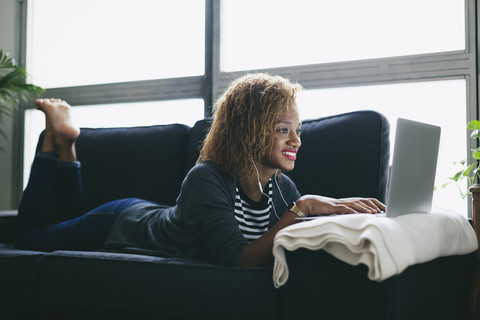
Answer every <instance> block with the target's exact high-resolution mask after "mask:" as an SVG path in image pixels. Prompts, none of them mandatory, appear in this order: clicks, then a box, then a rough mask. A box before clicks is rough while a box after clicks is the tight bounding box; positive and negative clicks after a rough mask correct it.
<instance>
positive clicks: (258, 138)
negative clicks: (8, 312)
mask: <svg viewBox="0 0 480 320" xmlns="http://www.w3.org/2000/svg"><path fill="white" fill-rule="evenodd" d="M300 89H301V87H300V86H299V85H298V84H294V83H291V82H290V81H288V80H287V79H285V78H282V77H280V76H270V75H267V74H250V75H246V76H244V77H241V78H239V79H237V80H236V81H234V82H233V83H232V85H231V86H230V88H229V89H228V90H227V91H226V92H225V93H224V94H223V95H222V97H221V98H220V99H219V100H218V102H217V104H216V106H215V111H214V118H213V123H212V127H211V129H210V131H209V133H208V134H207V137H206V138H205V141H204V144H203V147H202V150H201V151H200V157H199V161H198V163H197V164H196V166H194V167H193V168H192V169H191V170H190V172H189V173H188V174H187V176H186V177H185V179H184V181H183V183H182V187H181V190H180V195H179V196H178V198H177V202H176V205H175V206H173V207H166V206H164V205H161V204H156V203H153V202H151V201H148V200H140V199H136V198H127V199H120V200H115V201H111V202H107V203H105V204H103V205H101V206H99V207H97V208H95V209H93V210H91V211H89V212H87V213H84V214H83V215H80V216H79V217H76V218H73V219H70V220H69V218H68V215H69V214H71V211H72V208H77V209H78V208H81V207H82V204H81V203H80V202H81V196H80V195H81V194H83V190H82V183H81V171H80V167H81V163H80V162H79V161H78V160H81V159H77V157H76V148H75V143H76V138H77V137H78V135H79V133H80V131H79V130H78V128H77V127H76V126H75V125H74V121H73V119H72V113H71V108H70V106H69V105H68V103H66V102H65V101H63V100H60V99H40V100H37V102H36V105H37V108H38V109H39V110H41V111H42V112H43V113H44V114H45V118H46V129H45V138H44V140H43V145H42V150H41V152H39V154H38V155H37V156H36V158H35V161H34V163H33V165H32V171H31V174H30V181H29V183H28V185H27V188H26V189H25V192H24V194H23V197H22V201H21V203H20V208H19V212H18V220H17V221H18V223H17V235H16V240H15V245H16V246H17V247H18V248H22V249H34V250H45V251H50V250H56V249H77V250H79V249H80V250H82V249H98V248H103V247H105V248H107V249H115V250H118V249H123V248H127V247H128V248H138V249H149V250H155V251H156V252H157V253H158V254H160V255H162V256H166V257H169V256H175V257H183V258H195V259H201V260H205V261H209V262H212V263H215V264H218V265H225V266H239V267H255V266H268V265H271V264H272V262H273V256H272V248H273V240H274V237H275V235H276V234H277V232H278V231H280V230H281V229H283V228H285V227H287V226H289V225H292V224H294V223H297V222H298V221H299V220H297V219H296V218H298V217H305V216H306V215H310V214H333V213H335V214H343V213H356V212H367V213H368V212H370V213H376V212H380V211H382V210H385V206H384V205H383V204H382V203H381V202H379V201H378V200H376V199H363V198H348V199H333V198H327V197H322V196H317V195H304V196H300V193H299V192H298V190H297V187H296V186H295V184H294V183H293V182H292V180H290V179H289V178H288V177H287V176H286V175H284V174H283V173H282V171H289V170H292V169H293V167H294V164H295V160H296V152H297V151H298V149H299V148H300V146H301V141H300V132H301V122H300V120H299V117H298V111H297V106H296V93H297V92H298V91H299V90H300ZM252 116H253V117H252ZM57 175H58V176H61V177H65V179H63V178H62V179H58V180H57V179H56V177H57ZM60 181H61V182H62V186H61V188H60V187H59V185H57V184H58V183H60ZM57 190H67V192H62V193H60V191H59V192H58V194H57ZM57 202H59V203H61V204H63V205H62V206H56V205H55V204H56V203H57ZM139 221H142V222H141V223H139ZM145 235H147V238H148V239H145Z"/></svg>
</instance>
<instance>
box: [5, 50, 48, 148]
mask: <svg viewBox="0 0 480 320" xmlns="http://www.w3.org/2000/svg"><path fill="white" fill-rule="evenodd" d="M26 76H27V73H26V71H25V69H24V68H23V67H21V66H18V65H16V64H15V62H14V61H13V59H12V58H10V57H9V55H8V53H6V52H4V51H3V50H0V123H1V122H2V121H3V119H4V117H5V116H8V117H12V116H13V114H14V111H15V108H16V107H17V106H18V105H20V103H22V102H25V101H27V100H28V99H30V98H31V97H32V96H38V95H40V94H41V93H42V92H43V91H44V89H43V88H40V87H38V86H35V85H33V84H28V83H26ZM0 135H1V136H3V137H4V138H5V139H7V134H6V132H5V131H4V129H3V128H2V126H0ZM0 150H1V151H3V152H4V151H5V150H4V149H3V148H2V146H1V145H0Z"/></svg>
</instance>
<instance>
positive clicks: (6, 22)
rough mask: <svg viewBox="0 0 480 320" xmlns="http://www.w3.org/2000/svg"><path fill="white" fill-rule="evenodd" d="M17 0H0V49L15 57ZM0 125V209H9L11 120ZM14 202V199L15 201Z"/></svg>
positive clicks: (17, 29) (11, 171) (12, 201)
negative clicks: (1, 149)
mask: <svg viewBox="0 0 480 320" xmlns="http://www.w3.org/2000/svg"><path fill="white" fill-rule="evenodd" d="M19 7H20V4H19V3H18V0H1V1H0V49H2V50H4V51H6V52H9V53H10V55H11V56H12V57H14V58H15V60H16V61H18V59H17V54H18V52H19V36H18V35H19V32H20V30H19V19H18V13H19ZM0 126H1V127H2V129H3V130H4V131H5V132H6V133H7V136H8V139H5V138H3V137H1V136H0V145H1V146H2V148H3V149H5V152H1V151H0V210H9V209H13V208H16V207H17V205H18V204H17V203H14V200H13V199H12V198H13V189H14V174H13V144H12V141H13V121H12V120H11V119H10V118H4V119H3V121H2V122H0ZM15 202H16V201H15Z"/></svg>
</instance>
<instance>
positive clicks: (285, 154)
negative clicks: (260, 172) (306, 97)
mask: <svg viewBox="0 0 480 320" xmlns="http://www.w3.org/2000/svg"><path fill="white" fill-rule="evenodd" d="M301 130H302V123H301V122H300V119H299V117H298V112H297V110H296V108H291V110H290V112H287V113H285V114H283V115H282V116H280V117H279V119H278V121H277V123H276V128H275V133H274V137H273V146H272V149H271V150H270V153H269V154H268V155H267V157H265V159H264V160H263V163H262V164H263V169H264V170H265V171H270V170H269V169H272V171H275V170H276V169H281V170H283V171H291V170H293V168H294V167H295V160H296V159H297V151H298V149H299V148H300V145H301V144H302V143H301V141H300V133H301ZM272 174H273V173H272Z"/></svg>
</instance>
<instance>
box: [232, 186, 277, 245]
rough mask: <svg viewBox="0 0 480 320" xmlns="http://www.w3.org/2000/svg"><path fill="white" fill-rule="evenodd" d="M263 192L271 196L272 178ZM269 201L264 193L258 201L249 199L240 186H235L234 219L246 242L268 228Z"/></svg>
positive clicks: (252, 239)
mask: <svg viewBox="0 0 480 320" xmlns="http://www.w3.org/2000/svg"><path fill="white" fill-rule="evenodd" d="M264 193H266V194H268V196H269V197H270V198H271V197H272V194H273V189H272V180H270V181H269V182H268V184H267V187H266V188H265V190H264ZM271 206H272V205H271V202H270V201H269V199H268V198H267V197H266V196H265V195H264V196H263V197H262V200H261V201H260V202H255V201H253V200H251V199H250V198H249V197H248V196H247V195H246V194H245V192H244V191H243V190H242V188H241V187H239V186H237V188H236V194H235V219H236V220H237V222H238V226H239V228H240V231H242V233H243V236H244V237H245V239H247V240H248V242H252V241H254V240H256V239H258V238H260V236H261V235H263V234H264V233H265V232H267V230H268V223H269V220H270V209H271Z"/></svg>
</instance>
